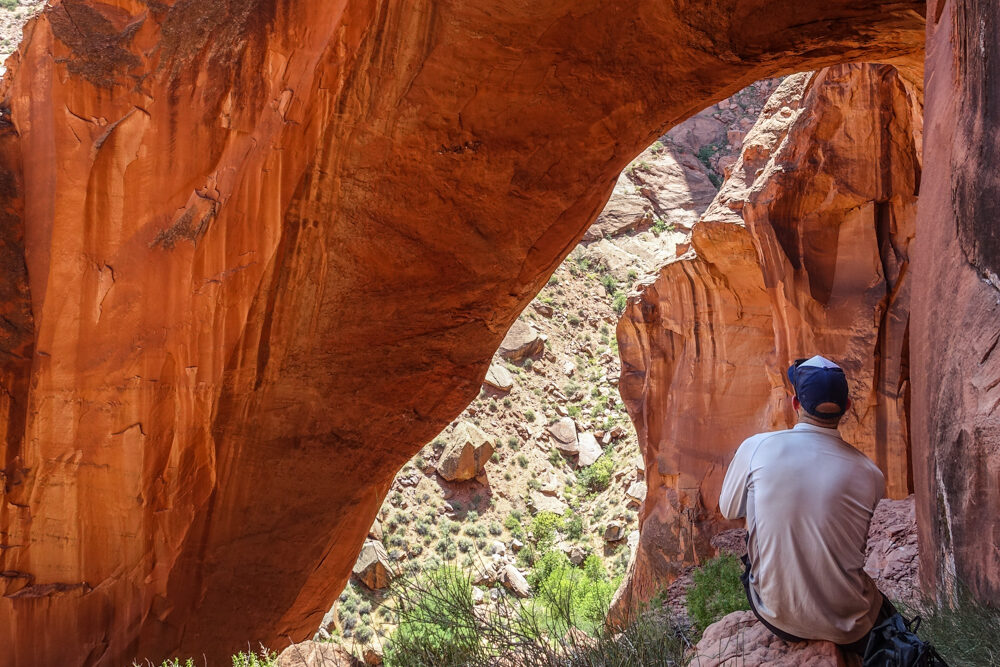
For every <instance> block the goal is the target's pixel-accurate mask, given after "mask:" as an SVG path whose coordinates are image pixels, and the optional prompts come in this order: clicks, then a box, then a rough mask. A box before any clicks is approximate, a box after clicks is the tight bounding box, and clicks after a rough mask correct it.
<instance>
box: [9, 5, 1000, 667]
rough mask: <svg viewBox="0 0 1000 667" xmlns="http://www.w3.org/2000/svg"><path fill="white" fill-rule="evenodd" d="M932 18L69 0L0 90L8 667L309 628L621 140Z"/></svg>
mask: <svg viewBox="0 0 1000 667" xmlns="http://www.w3.org/2000/svg"><path fill="white" fill-rule="evenodd" d="M970 2H971V0H970ZM922 14H923V3H921V2H915V1H901V2H892V1H888V0H881V1H876V2H871V1H865V2H861V1H847V0H831V1H829V2H823V3H809V2H802V1H801V0H779V1H771V2H761V1H759V0H754V1H751V2H747V1H741V2H737V1H736V0H725V1H723V0H716V1H713V2H690V1H683V0H672V1H656V2H653V1H640V0H621V1H618V2H608V1H607V0H582V1H581V0H573V1H569V0H553V1H552V2H545V3H536V2H509V1H506V2H499V1H493V0H477V1H474V2H457V1H444V0H442V1H438V2H434V1H430V0H424V1H420V0H407V2H401V1H396V0H368V1H365V0H337V1H332V2H306V1H303V0H299V1H292V0H288V1H286V2H274V1H273V0H272V1H266V0H230V1H229V2H220V3H204V2H197V1H195V0H177V1H176V2H173V3H153V2H148V1H143V0H117V1H116V2H115V3H113V4H111V3H108V4H103V3H98V2H94V1H92V0H63V1H62V2H56V3H55V4H54V5H53V6H52V7H50V8H49V9H47V10H46V12H45V14H44V15H43V17H42V18H41V19H39V20H37V21H35V22H33V23H32V24H31V25H30V26H29V28H28V30H27V33H26V34H27V37H26V40H25V42H24V44H23V45H22V47H21V50H20V53H19V55H17V56H15V58H16V61H15V62H14V63H13V65H12V67H11V71H10V72H9V73H8V76H7V77H6V79H5V80H4V83H3V84H2V85H0V100H2V104H3V106H4V107H7V108H9V110H10V115H9V122H8V116H6V115H5V116H4V117H3V122H2V123H0V184H2V189H0V204H2V205H0V211H2V212H3V216H4V218H3V220H4V222H5V224H4V229H3V235H4V236H3V238H2V241H3V243H2V244H0V245H2V248H3V252H2V253H0V260H2V262H0V266H2V269H3V270H4V272H5V274H6V276H7V278H6V280H5V287H4V289H3V292H2V293H0V297H2V301H3V304H2V311H3V313H2V314H3V315H4V318H3V322H4V325H3V336H2V337H0V351H2V353H3V358H4V362H3V366H2V374H0V375H2V377H0V380H2V384H3V388H4V391H3V392H2V394H3V396H2V400H0V414H2V415H3V416H2V417H0V433H2V435H3V439H2V442H0V452H2V460H3V465H4V468H3V495H2V496H0V545H2V547H3V548H2V549H0V571H2V574H0V595H2V597H0V646H2V647H6V648H5V649H4V650H3V651H2V652H0V665H2V666H3V667H8V666H14V665H16V666H19V667H20V666H26V665H31V666H37V665H57V664H58V665H75V664H87V665H118V664H121V663H124V662H127V661H128V660H131V659H132V658H133V657H136V656H141V657H151V658H156V659H159V658H161V657H163V656H165V655H168V654H201V653H206V654H207V655H208V656H209V658H210V659H212V658H215V657H219V656H225V655H228V654H229V653H230V652H231V651H232V650H234V649H236V648H239V647H241V646H245V645H246V643H247V642H250V643H251V644H252V643H255V642H256V641H258V640H263V641H265V642H267V643H271V644H272V645H278V644H280V643H282V642H284V641H288V640H289V639H295V640H297V639H301V638H303V637H304V636H305V635H307V634H309V633H310V632H312V630H313V629H314V628H315V626H316V625H317V623H318V621H319V618H320V616H321V615H322V613H323V612H324V611H325V610H326V608H327V607H328V605H329V602H330V600H331V599H332V597H333V596H334V595H335V594H336V592H337V591H338V590H339V589H340V587H341V586H342V584H343V582H344V581H345V579H346V577H347V576H348V573H349V571H350V566H351V563H352V561H353V557H354V556H355V554H356V552H357V549H358V547H359V546H360V541H361V539H362V538H363V535H364V532H365V530H366V529H367V527H368V525H369V523H370V519H371V517H372V515H373V514H374V512H375V510H376V508H377V507H378V504H379V501H380V499H381V497H382V495H383V494H384V492H385V489H386V488H387V486H388V484H389V482H390V480H391V478H392V475H393V474H394V473H395V471H396V470H397V469H398V468H399V466H401V465H402V463H403V462H404V461H406V460H407V459H408V458H409V456H410V455H411V454H412V453H413V452H414V451H415V450H416V449H417V448H418V447H419V446H420V444H421V443H423V442H425V441H426V440H428V439H429V438H430V437H432V436H433V435H434V434H435V433H436V432H437V431H438V429H439V428H440V427H441V426H443V425H444V424H445V423H447V421H448V420H449V419H450V418H451V417H453V416H454V415H455V414H457V413H458V412H459V411H460V409H461V408H462V407H463V406H464V405H465V403H466V402H467V401H468V399H469V398H470V397H472V396H473V395H474V393H475V392H476V391H477V389H478V386H479V380H480V379H481V378H482V376H483V374H484V372H485V365H486V362H487V360H488V359H489V357H490V355H491V353H492V352H493V350H494V349H495V347H496V345H497V343H498V342H499V340H500V338H501V337H502V335H503V333H504V331H505V330H506V328H507V327H508V326H509V324H510V323H511V321H512V320H513V318H514V317H515V316H516V314H517V313H518V312H519V311H520V309H521V308H522V307H523V306H524V305H525V304H526V303H527V301H528V300H529V299H530V298H531V296H532V295H533V294H534V293H535V292H536V291H537V290H538V288H539V287H540V286H541V285H542V284H543V282H544V280H545V279H546V277H547V276H548V274H549V273H550V272H551V271H552V270H553V268H554V267H555V266H556V264H557V263H558V262H559V261H560V260H561V259H562V258H563V257H564V256H565V255H566V254H567V253H568V251H569V249H570V248H571V247H572V246H573V244H574V243H575V241H576V239H577V238H578V237H579V236H580V235H581V234H582V232H583V230H584V229H585V227H586V226H587V224H588V222H589V221H590V220H591V219H592V218H593V217H594V216H595V215H596V214H597V213H598V212H599V210H600V209H601V207H602V205H603V204H604V202H605V200H606V198H607V196H608V194H609V193H610V191H611V187H612V184H613V182H614V178H615V176H616V175H617V174H618V172H619V170H620V169H621V168H622V167H623V166H624V165H625V164H626V163H627V162H628V161H629V160H630V159H631V157H633V156H634V155H635V154H636V153H638V152H639V150H641V148H643V147H644V146H645V145H646V144H648V143H649V142H650V141H651V140H652V139H653V138H654V137H655V136H657V135H658V134H660V133H661V132H663V131H664V129H666V128H667V127H669V126H670V125H671V124H673V123H676V122H678V121H679V120H681V119H682V118H684V117H685V116H686V115H689V114H691V113H693V112H695V111H696V110H698V109H701V108H703V107H704V106H706V105H707V104H708V103H710V102H712V101H714V100H718V99H721V98H723V97H725V96H726V95H727V94H729V93H731V92H734V91H735V90H737V89H739V88H740V87H741V86H743V85H745V84H747V83H749V82H751V81H754V80H756V79H759V78H761V77H764V76H769V75H774V74H778V73H782V72H790V71H795V70H802V69H810V68H816V67H820V66H824V65H829V64H833V63H836V62H843V61H856V60H862V59H864V60H877V61H886V60H894V61H895V62H897V63H899V64H900V65H904V66H905V65H910V66H917V67H919V62H920V58H921V53H922V45H923V30H924V26H923V16H922ZM949 16H950V15H949ZM939 85H944V84H939ZM22 249H23V250H22ZM22 258H23V259H22ZM993 581H995V576H994V579H993Z"/></svg>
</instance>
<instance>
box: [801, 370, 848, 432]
mask: <svg viewBox="0 0 1000 667" xmlns="http://www.w3.org/2000/svg"><path fill="white" fill-rule="evenodd" d="M788 379H789V380H790V381H791V383H792V386H793V387H795V396H796V397H798V399H799V403H800V404H801V405H802V408H803V409H804V410H805V411H806V412H808V413H809V414H811V415H813V416H814V417H819V418H820V419H839V418H840V417H843V416H844V413H845V412H847V403H848V401H847V376H845V375H844V370H843V369H842V368H841V367H840V366H838V365H837V364H835V363H833V362H832V361H830V360H829V359H826V358H825V357H821V356H819V355H817V356H815V357H813V358H811V359H797V360H796V361H795V363H794V364H792V365H791V366H789V367H788ZM823 403H833V404H834V405H837V406H839V407H840V410H839V411H836V412H824V411H820V410H818V409H817V408H818V406H820V405H822V404H823Z"/></svg>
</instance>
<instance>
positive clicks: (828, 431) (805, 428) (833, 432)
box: [792, 422, 840, 438]
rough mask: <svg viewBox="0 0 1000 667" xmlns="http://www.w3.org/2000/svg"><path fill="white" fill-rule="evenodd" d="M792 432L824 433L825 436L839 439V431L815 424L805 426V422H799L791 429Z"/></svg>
mask: <svg viewBox="0 0 1000 667" xmlns="http://www.w3.org/2000/svg"><path fill="white" fill-rule="evenodd" d="M792 430H793V431H816V432H817V433H826V434H827V435H836V436H837V437H838V438H839V437H840V430H839V429H837V428H829V427H826V426H816V425H815V424H806V423H805V422H799V423H798V424H796V425H795V426H793V427H792Z"/></svg>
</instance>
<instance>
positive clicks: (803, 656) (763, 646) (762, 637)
mask: <svg viewBox="0 0 1000 667" xmlns="http://www.w3.org/2000/svg"><path fill="white" fill-rule="evenodd" d="M688 664H690V665H691V666H692V667H735V666H736V665H748V666H749V665H769V666H770V667H847V666H848V665H853V664H855V663H853V662H848V661H847V660H846V659H845V657H844V655H843V654H842V653H841V651H840V649H838V648H837V645H836V644H834V643H833V642H825V641H814V642H802V643H797V644H792V643H789V642H786V641H783V640H781V639H778V638H777V637H775V636H774V635H773V634H771V631H770V630H768V629H767V628H765V627H764V626H763V625H761V624H760V622H759V621H758V620H757V619H756V618H755V617H754V615H753V612H750V611H734V612H733V613H731V614H728V615H727V616H724V617H723V618H722V619H721V620H719V621H717V622H715V623H713V624H712V625H710V626H708V627H707V628H705V633H704V634H703V635H702V637H701V640H700V641H699V642H698V645H697V646H696V647H695V655H694V656H693V657H692V658H691V661H690V662H689V663H688ZM857 664H860V661H858V663H857Z"/></svg>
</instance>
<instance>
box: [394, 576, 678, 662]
mask: <svg viewBox="0 0 1000 667" xmlns="http://www.w3.org/2000/svg"><path fill="white" fill-rule="evenodd" d="M555 560H556V559H555V558H553V567H552V568H550V569H549V573H548V577H547V578H546V580H545V581H544V582H543V583H542V585H543V588H542V590H541V591H540V593H539V596H538V597H536V598H535V599H532V600H518V599H517V598H515V597H513V596H508V595H503V596H501V597H500V599H499V600H498V601H497V603H496V604H495V605H491V606H490V607H489V608H488V609H486V608H484V609H480V610H476V609H475V607H474V605H473V602H472V586H471V582H470V579H469V576H468V575H467V574H464V573H462V572H459V571H458V570H455V569H442V570H438V571H436V572H434V573H432V574H430V575H425V576H423V577H421V578H407V579H401V580H397V583H396V584H395V586H396V588H395V591H396V596H397V598H398V599H399V600H400V604H399V606H398V608H397V618H396V619H395V620H396V621H397V624H398V629H397V630H396V631H395V633H394V634H393V635H392V636H391V637H390V639H389V641H388V642H387V644H386V652H385V664H386V665H387V667H400V666H403V665H405V666H407V667H410V666H412V667H423V666H428V667H429V666H431V665H433V666H434V667H458V666H459V665H468V666H471V667H485V666H486V665H498V664H508V665H509V664H516V665H539V666H541V667H556V666H557V665H558V666H559V667H612V666H615V667H622V666H624V665H648V666H650V667H674V666H679V665H683V664H684V661H683V654H684V648H685V646H686V643H685V640H684V639H683V637H682V636H680V635H679V633H677V632H676V631H675V630H674V629H673V628H671V627H670V626H669V625H667V624H666V623H665V622H664V621H663V620H662V616H654V615H651V614H643V615H640V616H639V618H638V619H637V620H636V622H634V623H632V624H631V625H629V626H628V627H626V628H625V629H624V630H622V631H620V632H617V631H616V632H615V633H614V634H613V633H612V632H610V631H607V630H605V628H604V624H603V623H600V622H597V623H594V622H590V621H587V620H586V619H585V618H583V617H584V616H586V615H587V614H588V613H590V612H588V611H587V610H588V609H591V608H594V609H596V608H599V607H602V606H606V605H602V604H599V603H595V604H591V603H589V602H588V599H594V600H600V599H601V596H602V595H603V593H601V592H597V593H595V590H596V589H602V588H610V587H611V584H612V582H610V581H607V580H606V575H604V578H603V579H602V578H601V575H600V573H599V572H596V571H594V572H593V574H594V576H595V577H597V579H596V580H595V579H593V578H592V577H591V573H590V572H588V568H586V567H585V568H584V569H583V570H580V569H576V568H572V567H571V566H570V567H566V565H567V563H556V562H555ZM610 589H611V590H613V588H610ZM581 591H582V592H581ZM581 601H582V602H581ZM591 615H599V614H591ZM581 619H582V620H583V622H584V623H585V624H586V625H587V626H588V627H590V628H591V631H592V633H593V636H592V637H585V636H584V635H582V634H580V633H570V632H567V629H568V628H576V629H578V630H584V631H586V630H585V629H584V628H580V627H579V625H580V621H581ZM599 620H600V619H598V621H599Z"/></svg>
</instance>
